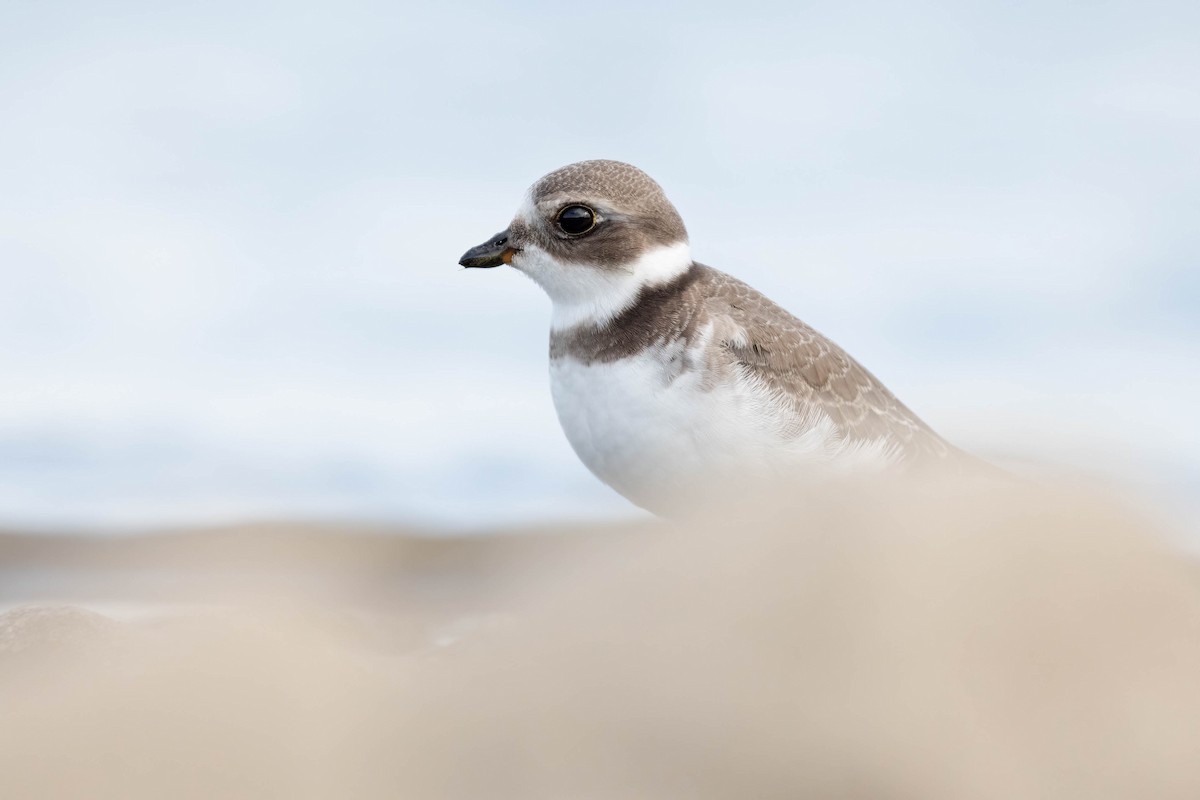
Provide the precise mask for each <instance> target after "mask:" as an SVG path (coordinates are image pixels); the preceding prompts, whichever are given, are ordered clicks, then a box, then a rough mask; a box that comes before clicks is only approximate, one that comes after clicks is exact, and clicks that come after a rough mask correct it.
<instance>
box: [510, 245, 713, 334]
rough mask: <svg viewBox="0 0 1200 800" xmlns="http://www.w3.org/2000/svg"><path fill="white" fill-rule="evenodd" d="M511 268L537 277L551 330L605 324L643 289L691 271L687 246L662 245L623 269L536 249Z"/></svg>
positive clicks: (526, 250) (523, 254) (531, 248)
mask: <svg viewBox="0 0 1200 800" xmlns="http://www.w3.org/2000/svg"><path fill="white" fill-rule="evenodd" d="M512 265H513V266H514V267H516V268H517V269H519V270H521V271H522V272H524V273H525V274H526V275H528V276H529V277H531V278H533V279H534V280H535V281H537V282H538V284H539V285H540V286H541V287H542V289H544V290H545V292H546V294H548V295H549V296H550V302H551V303H552V304H553V309H552V312H551V317H550V329H551V330H554V331H561V330H566V329H567V328H573V327H575V326H576V325H582V324H585V323H586V324H590V325H603V324H604V323H606V322H608V321H609V320H611V319H613V318H614V317H616V316H617V315H618V314H620V313H621V312H622V311H624V310H625V309H627V308H629V307H630V306H631V305H633V303H634V301H635V300H636V299H637V296H638V292H639V291H641V289H642V288H643V287H648V286H658V285H660V284H663V283H667V282H668V281H671V280H672V279H674V278H677V277H679V276H680V275H682V274H683V273H685V272H687V270H688V268H689V267H690V266H691V265H692V252H691V248H690V247H689V246H688V243H687V242H676V243H675V244H672V245H660V246H658V247H655V248H653V249H651V250H647V251H646V252H644V253H642V254H641V255H640V256H638V257H637V258H636V259H634V260H633V261H630V262H629V263H628V264H624V265H622V266H621V267H620V268H607V269H605V268H601V267H595V266H591V265H589V264H576V263H572V262H562V261H558V260H556V259H554V258H553V257H552V256H551V255H550V254H549V253H547V252H546V251H545V250H543V249H541V248H540V247H537V246H536V245H532V246H528V247H525V248H522V249H521V251H520V252H518V253H517V254H516V255H515V256H514V257H513V261H512Z"/></svg>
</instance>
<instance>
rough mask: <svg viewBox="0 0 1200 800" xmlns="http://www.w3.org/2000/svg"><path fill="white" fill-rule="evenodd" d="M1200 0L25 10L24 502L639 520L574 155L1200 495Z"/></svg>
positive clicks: (6, 466)
mask: <svg viewBox="0 0 1200 800" xmlns="http://www.w3.org/2000/svg"><path fill="white" fill-rule="evenodd" d="M1198 30H1200V5H1197V4H1195V3H1189V2H1175V3H1172V2H1160V3H1155V2H1150V3H1129V2H1126V3H1091V4H1077V3H1067V2H1046V3H1040V4H1009V3H976V2H954V3H951V2H941V3H920V2H918V3H906V4H903V5H902V6H901V5H897V4H892V3H883V2H876V3H851V4H829V3H795V2H787V3H782V2H781V3H757V2H743V3H736V4H724V3H689V4H682V3H681V4H673V5H668V4H645V3H640V2H639V3H634V2H606V3H599V4H586V3H577V4H562V3H549V2H527V3H520V4H514V3H492V4H488V3H469V2H447V3H439V4H431V3H421V4H418V3H384V2H357V1H356V0H345V1H343V2H339V3H336V4H335V3H311V2H304V1H303V0H300V1H299V2H298V1H297V0H292V1H291V2H287V3H282V2H245V1H244V0H239V2H236V3H232V2H221V1H220V0H218V1H216V2H208V3H202V4H201V3H184V4H180V3H168V4H163V3H148V2H136V3H133V2H113V3H105V4H95V3H85V2H78V1H76V2H43V3H36V4H33V3H9V4H6V5H5V6H4V8H3V10H2V11H0V120H2V123H0V526H3V527H8V528H10V529H11V528H20V529H25V530H46V531H52V530H61V529H86V530H89V531H111V530H127V529H142V528H150V527H154V526H163V525H180V524H187V525H191V524H212V523H223V522H230V521H240V520H256V519H258V520H261V519H280V518H288V519H298V518H305V519H314V518H315V519H340V520H346V519H349V520H367V521H381V522H387V523H403V524H406V525H415V526H426V527H428V528H430V529H437V530H482V529H487V528H492V527H495V526H502V525H515V524H522V523H529V522H533V521H542V520H599V519H620V518H628V517H635V516H636V515H637V512H636V510H634V509H632V508H631V507H630V506H629V505H628V504H626V503H625V502H624V501H623V500H622V499H621V498H620V497H618V496H617V495H616V494H614V493H612V492H610V491H609V490H608V489H607V488H606V487H604V486H603V485H602V484H600V483H599V482H598V481H597V480H595V479H594V478H592V477H591V476H590V475H589V474H588V473H587V471H586V470H585V469H584V467H583V466H582V465H580V464H579V463H578V461H577V460H576V458H575V456H574V455H573V453H572V452H571V450H570V448H569V446H568V445H567V443H566V441H565V439H564V438H563V436H562V434H561V433H560V431H559V428H558V423H557V420H556V418H555V416H554V411H553V407H552V405H551V401H550V395H549V389H548V385H547V378H546V352H545V351H546V336H547V322H548V306H549V304H548V301H547V300H546V298H545V297H544V296H543V294H542V293H541V291H540V290H539V289H538V288H537V287H536V286H535V285H533V284H532V283H531V282H529V281H526V280H525V279H524V278H523V277H522V276H520V275H519V274H518V273H516V272H514V271H511V270H495V271H490V272H474V271H471V272H468V271H463V270H461V269H459V268H458V267H457V266H456V260H457V258H458V256H459V255H460V254H461V253H462V252H463V251H464V250H465V249H467V248H468V247H470V246H471V245H474V244H476V243H478V242H480V241H482V240H483V239H484V238H485V237H486V236H488V235H490V234H492V233H494V232H496V231H498V230H501V229H502V228H504V227H505V225H506V224H507V223H508V221H509V219H510V218H511V216H512V213H513V212H514V210H515V208H516V205H517V203H518V201H519V199H520V197H521V195H522V193H523V191H524V189H525V188H526V187H527V186H528V185H529V184H530V183H532V182H533V181H534V180H535V179H537V178H538V177H539V176H540V175H542V174H544V173H546V172H548V171H550V170H552V169H554V168H556V167H558V166H560V165H562V164H565V163H568V162H571V161H576V160H580V159H585V158H615V159H621V160H625V161H629V162H632V163H634V164H637V165H638V166H640V167H642V168H644V169H645V170H647V171H648V172H649V173H650V174H651V175H653V176H654V177H655V178H657V179H658V180H659V182H660V183H662V184H663V186H664V187H665V188H666V190H667V192H668V194H669V196H670V197H671V198H672V199H673V200H674V202H675V203H676V205H677V206H678V207H679V209H680V211H681V213H682V214H683V217H684V219H685V220H686V222H687V224H688V227H689V230H690V232H691V236H692V245H693V252H694V254H695V256H696V257H697V259H698V260H701V261H703V262H705V263H709V264H712V265H714V266H716V267H718V268H721V269H724V270H726V271H729V272H732V273H734V274H736V275H738V276H739V277H742V278H743V279H745V280H747V281H748V282H749V283H751V284H752V285H754V286H756V287H757V288H759V289H761V290H763V291H764V292H766V293H767V294H768V295H770V296H771V297H772V298H774V299H775V300H777V301H779V302H780V303H782V304H783V305H785V306H786V307H787V308H789V309H790V310H792V311H793V312H795V313H796V314H797V315H798V316H800V317H802V318H803V319H805V320H806V321H808V322H810V323H811V324H813V325H814V326H816V327H817V328H818V329H820V330H822V331H823V332H825V333H826V334H828V335H830V336H831V337H832V338H834V339H835V340H836V341H838V342H839V343H840V344H842V345H843V346H844V347H846V348H847V349H848V350H849V351H850V352H851V353H853V354H854V355H855V356H856V357H857V358H859V359H860V360H861V361H862V362H863V363H864V364H866V365H867V367H868V368H870V369H871V370H872V371H874V372H875V373H876V374H878V375H879V376H880V377H881V378H882V379H883V380H884V381H885V382H886V383H887V384H888V385H889V386H890V387H891V388H892V389H893V390H894V391H896V393H897V394H898V395H899V396H900V397H901V398H903V399H904V400H905V401H906V402H907V403H908V404H909V405H910V406H912V407H913V408H914V409H915V410H916V411H917V412H918V413H919V414H920V415H921V416H923V417H924V418H925V419H926V420H927V421H928V422H929V423H930V424H931V425H932V426H933V427H934V428H935V429H937V430H939V431H940V432H941V433H943V434H944V435H945V436H947V437H948V438H949V439H951V440H952V441H955V442H956V443H958V444H960V445H962V446H964V447H966V448H968V449H971V450H974V451H976V452H979V453H981V454H984V455H986V456H989V457H993V458H997V459H999V460H1002V461H1004V462H1005V463H1010V464H1018V465H1019V464H1022V463H1028V462H1034V461H1042V462H1049V463H1059V464H1065V465H1070V466H1074V467H1076V468H1082V469H1086V470H1088V471H1091V472H1094V473H1099V474H1102V475H1104V474H1109V475H1121V476H1123V477H1124V478H1126V479H1129V480H1132V481H1134V482H1136V483H1138V484H1139V485H1141V486H1142V487H1143V488H1144V489H1146V490H1148V491H1150V492H1152V493H1154V494H1155V495H1156V496H1160V497H1162V498H1164V499H1168V500H1170V502H1177V503H1178V504H1179V505H1180V507H1184V506H1187V505H1188V504H1189V503H1193V502H1194V500H1193V498H1194V497H1195V496H1197V495H1198V494H1200V491H1198V490H1200V423H1198V422H1197V416H1196V406H1197V399H1198V395H1200V392H1198V390H1200V369H1198V368H1200V226H1198V225H1197V219H1198V218H1200V150H1198V149H1197V146H1196V143H1197V142H1198V141H1200V47H1197V36H1198V33H1197V32H1198Z"/></svg>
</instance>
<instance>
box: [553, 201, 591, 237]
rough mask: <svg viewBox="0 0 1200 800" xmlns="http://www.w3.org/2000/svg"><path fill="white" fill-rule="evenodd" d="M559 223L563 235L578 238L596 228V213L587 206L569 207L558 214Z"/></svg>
mask: <svg viewBox="0 0 1200 800" xmlns="http://www.w3.org/2000/svg"><path fill="white" fill-rule="evenodd" d="M557 222H558V227H559V228H561V229H562V231H563V233H566V234H569V235H571V236H578V235H580V234H581V233H587V232H588V231H590V230H591V229H592V228H594V227H596V212H595V211H592V210H591V209H590V208H588V207H587V206H567V207H566V208H564V209H563V210H562V211H560V212H558V220H557Z"/></svg>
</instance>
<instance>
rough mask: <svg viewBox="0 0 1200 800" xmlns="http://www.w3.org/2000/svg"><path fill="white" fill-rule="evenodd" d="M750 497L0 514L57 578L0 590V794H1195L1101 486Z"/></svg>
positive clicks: (1147, 578)
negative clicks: (481, 534)
mask: <svg viewBox="0 0 1200 800" xmlns="http://www.w3.org/2000/svg"><path fill="white" fill-rule="evenodd" d="M758 499H759V500H761V501H762V503H761V505H760V506H756V507H755V510H753V511H750V510H748V508H749V507H747V508H741V509H724V510H721V511H719V512H713V513H712V514H708V515H705V522H703V523H693V524H688V525H674V526H671V525H665V524H663V525H647V526H643V527H641V528H622V529H613V530H611V531H608V530H600V531H591V532H582V531H579V532H575V534H576V535H573V536H555V535H552V534H551V533H550V532H542V533H538V534H529V535H523V536H515V535H513V536H502V537H498V538H495V539H490V540H489V539H479V540H466V541H431V540H423V539H415V540H414V539H404V538H399V537H395V536H389V535H386V532H383V531H362V530H359V531H339V530H335V529H333V528H317V527H308V528H302V529H301V528H297V529H292V528H288V527H286V526H281V527H274V528H268V529H261V528H259V529H249V530H241V531H236V530H230V531H225V532H209V533H207V534H200V533H197V534H191V535H185V534H176V535H173V536H165V537H155V538H147V539H137V540H134V539H129V540H121V541H106V542H88V541H83V540H70V539H59V540H55V541H50V542H46V541H37V542H34V541H29V540H25V539H21V538H20V537H6V538H3V539H0V570H4V571H5V574H13V575H16V574H23V573H32V572H37V571H38V570H41V571H42V573H44V574H51V575H53V574H57V575H58V584H57V585H56V591H57V592H59V594H58V595H56V597H55V598H47V599H58V600H60V601H65V602H69V603H70V604H71V605H70V606H67V607H59V608H46V607H45V606H43V607H41V608H35V607H29V606H23V607H20V608H16V609H13V610H10V611H8V612H7V613H6V614H5V615H3V616H0V705H2V707H3V722H2V723H0V797H4V798H8V797H13V798H24V797H39V798H41V797H51V798H60V797H61V798H77V797H87V798H164V797H170V798H191V797H196V798H200V797H204V798H213V797H247V798H249V797H256V798H257V797H286V798H360V797H362V798H373V797H397V798H565V797H572V798H584V797H586V798H651V797H653V798H709V797H711V798H748V797H753V798H770V797H780V798H783V797H787V798H795V797H847V798H908V797H922V798H964V797H970V798H987V797H996V798H1014V797H1056V798H1057V797H1062V798H1107V797H1111V798H1117V797H1122V798H1125V797H1179V798H1185V797H1186V798H1195V797H1200V580H1198V579H1197V573H1196V570H1195V567H1194V565H1193V564H1192V563H1191V561H1190V560H1188V559H1187V558H1185V557H1184V556H1182V555H1179V554H1178V553H1177V552H1176V551H1175V550H1174V549H1173V548H1172V545H1170V544H1169V543H1167V541H1166V540H1164V539H1162V538H1160V534H1158V533H1157V532H1156V531H1154V530H1153V529H1152V526H1151V525H1149V524H1148V523H1147V522H1146V521H1145V519H1144V518H1143V517H1142V516H1141V515H1139V514H1138V513H1136V512H1133V511H1130V510H1128V509H1127V508H1126V507H1124V506H1123V505H1122V504H1121V503H1119V502H1116V501H1114V500H1113V499H1112V498H1111V492H1101V491H1096V490H1092V491H1085V490H1082V489H1079V488H1067V487H1060V488H1056V489H1050V488H1045V487H1042V488H1035V487H1030V486H1022V485H1018V484H1016V483H1015V482H1011V483H995V482H988V483H981V482H975V481H971V480H968V479H962V478H955V479H932V478H925V479H920V480H915V479H914V480H911V481H905V482H899V483H897V482H853V483H845V484H837V485H828V486H824V487H821V488H820V489H811V490H806V491H791V492H789V493H787V494H786V495H767V496H765V497H764V498H758ZM764 508H765V509H768V510H763V509H764ZM55 571H57V573H56V572H55ZM70 575H76V576H81V575H88V576H90V577H89V579H88V581H82V582H80V583H79V587H80V588H78V590H77V592H76V593H75V594H74V595H72V596H65V595H63V594H62V592H64V591H65V588H64V580H63V576H70ZM149 575H157V576H158V578H148V577H147V576H149ZM163 575H166V576H168V578H167V579H166V580H163V579H162V576H163ZM106 576H107V577H106ZM139 582H140V583H139ZM16 594H17V593H16V592H15V591H14V590H9V591H8V597H7V598H6V602H9V603H10V604H11V603H12V602H14V601H16V600H30V599H36V598H34V597H32V596H31V595H29V593H28V592H27V593H26V595H25V596H24V597H20V598H18V597H17V596H16ZM84 595H87V596H84ZM93 601H97V602H99V603H100V605H97V602H93ZM104 601H107V602H118V601H120V602H127V603H130V602H132V603H142V604H144V605H146V606H153V607H155V608H157V609H159V610H160V613H157V614H154V615H125V616H124V618H121V619H114V618H113V616H114V615H111V614H97V613H96V611H95V610H89V609H94V608H100V609H101V610H103V609H102V603H103V602H104ZM81 605H83V606H87V607H88V608H86V609H85V608H80V607H79V606H81ZM116 616H121V615H116Z"/></svg>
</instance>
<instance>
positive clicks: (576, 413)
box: [550, 348, 874, 511]
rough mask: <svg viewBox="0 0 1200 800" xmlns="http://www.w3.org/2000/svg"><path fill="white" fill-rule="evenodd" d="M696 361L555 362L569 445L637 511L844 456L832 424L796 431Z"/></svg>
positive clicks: (654, 353) (811, 423) (656, 355)
mask: <svg viewBox="0 0 1200 800" xmlns="http://www.w3.org/2000/svg"><path fill="white" fill-rule="evenodd" d="M690 361H691V359H689V358H688V357H687V354H683V353H681V352H680V351H679V350H674V351H673V350H671V349H670V348H655V349H651V350H647V351H644V352H643V353H641V354H638V355H636V356H632V357H629V358H624V359H620V360H617V361H613V362H608V363H593V364H584V363H582V362H580V361H577V360H575V359H573V358H570V357H562V358H554V359H551V362H550V385H551V390H552V392H553V395H554V405H555V408H556V409H557V411H558V418H559V422H560V423H561V424H562V427H563V431H564V432H565V433H566V435H567V439H568V440H569V441H570V443H571V446H572V447H573V448H574V449H575V452H576V454H578V456H579V458H580V460H582V461H583V463H584V464H585V465H587V467H588V469H590V470H591V471H592V472H593V473H594V474H595V475H596V476H597V477H598V478H600V479H601V480H603V481H604V482H605V483H607V484H608V485H610V486H612V487H613V488H614V489H616V490H617V491H618V492H620V493H621V494H623V495H624V496H625V497H627V498H629V499H630V500H632V501H633V502H635V503H637V504H638V505H641V506H643V507H645V508H649V509H650V510H653V511H661V510H666V509H669V508H670V507H671V506H673V505H674V504H675V503H676V502H678V501H679V500H680V499H684V498H686V497H687V496H688V495H690V494H691V493H693V492H695V491H696V488H697V487H698V486H701V485H702V484H703V482H708V481H714V480H726V479H729V480H736V479H746V478H749V477H762V476H763V475H768V476H772V475H779V474H781V473H783V472H785V471H787V470H790V469H794V468H796V467H799V466H804V465H813V464H815V463H828V462H830V461H832V460H834V459H835V458H837V456H838V455H839V454H840V453H842V451H843V450H844V449H845V448H844V447H843V446H842V442H841V440H840V437H839V436H838V435H837V432H836V430H834V428H833V426H832V425H831V424H830V423H829V420H828V419H827V418H825V417H823V416H814V417H813V418H812V419H810V420H806V421H805V423H804V424H801V425H797V424H796V423H797V415H796V413H795V410H794V409H790V408H787V409H785V408H784V407H783V406H782V405H781V404H780V403H779V402H778V399H777V398H772V397H771V396H770V395H769V393H767V392H766V391H765V390H764V389H763V387H761V386H758V385H755V384H754V383H752V382H750V381H746V380H738V379H726V380H724V381H716V382H714V381H711V380H706V377H708V378H711V377H712V376H706V374H705V372H704V370H703V369H702V368H688V365H689V362H690ZM785 431H787V433H786V434H785V433H784V432H785ZM871 455H874V454H871Z"/></svg>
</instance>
